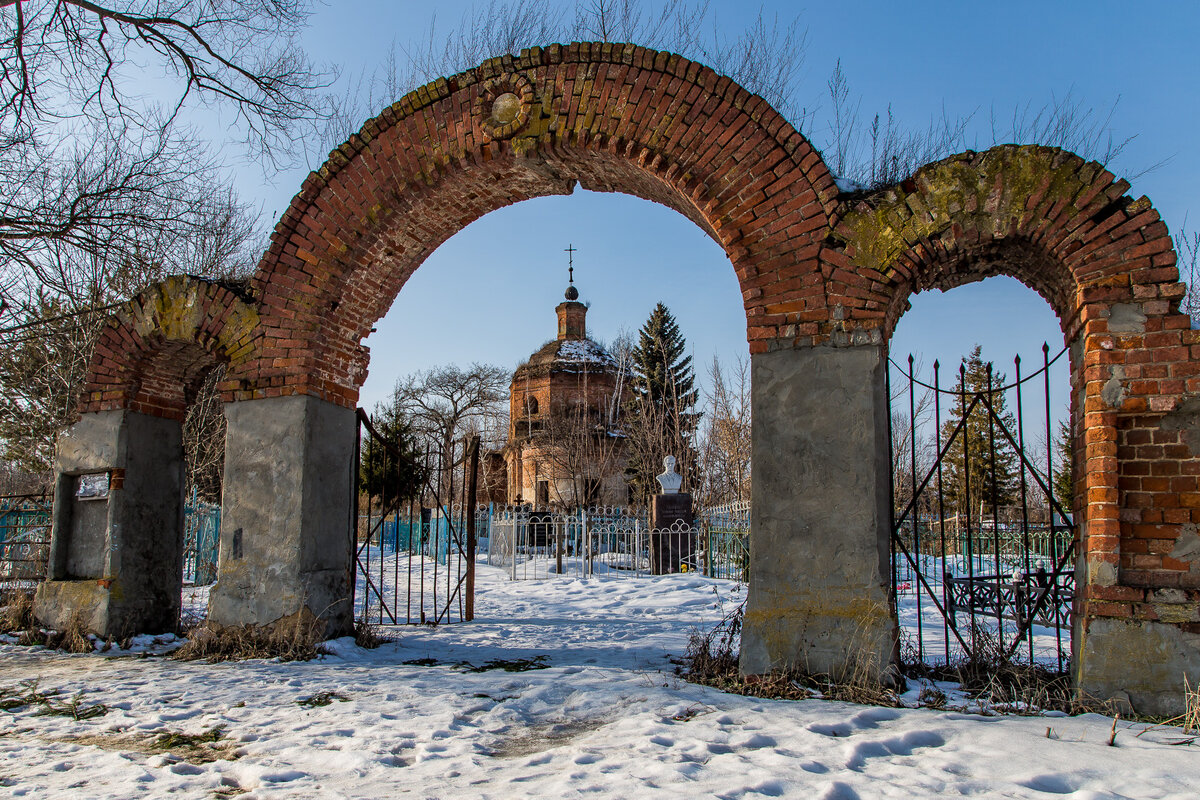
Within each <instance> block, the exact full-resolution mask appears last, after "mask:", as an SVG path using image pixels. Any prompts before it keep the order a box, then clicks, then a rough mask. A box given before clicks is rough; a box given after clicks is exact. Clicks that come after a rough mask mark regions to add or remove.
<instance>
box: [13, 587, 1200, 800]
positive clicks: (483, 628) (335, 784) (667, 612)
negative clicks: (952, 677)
mask: <svg viewBox="0 0 1200 800" xmlns="http://www.w3.org/2000/svg"><path fill="white" fill-rule="evenodd" d="M742 594H743V590H741V589H739V588H738V587H736V586H735V585H734V584H731V583H729V582H725V581H716V580H711V579H706V578H703V577H700V576H697V575H695V574H685V575H672V576H663V577H656V578H645V579H638V580H619V579H598V578H592V579H589V580H581V579H577V578H566V577H564V578H561V579H557V580H547V581H538V582H529V581H517V582H512V581H508V580H505V579H504V577H503V575H502V574H501V571H500V570H498V569H494V568H489V567H487V566H484V565H481V566H480V570H479V587H478V601H477V608H478V617H477V620H476V621H475V622H473V623H468V624H454V625H444V626H440V627H407V628H395V629H390V630H388V631H387V632H388V633H389V634H391V635H394V636H396V637H398V639H399V641H397V642H395V643H393V644H387V645H384V646H383V647H380V648H379V649H377V650H371V651H367V650H360V649H359V648H357V647H355V646H354V645H353V643H352V642H350V641H349V640H338V641H336V642H333V643H331V648H332V650H333V652H334V655H328V656H324V657H322V658H320V659H318V660H316V661H312V662H308V663H291V664H281V663H272V662H264V661H252V662H242V663H236V664H215V665H213V664H205V663H179V662H174V661H170V660H167V659H164V658H161V657H156V656H149V657H147V656H145V655H144V654H142V655H138V654H132V655H117V656H115V657H114V656H112V655H111V654H96V655H87V656H72V655H64V654H61V653H56V652H47V651H44V650H40V649H28V648H21V647H16V646H12V645H0V688H8V689H15V688H16V687H18V685H19V684H20V682H21V681H24V680H27V679H37V681H38V688H39V690H41V691H46V690H50V689H54V690H57V691H58V692H59V694H60V696H63V697H70V696H73V695H75V694H76V693H78V692H82V695H81V698H80V701H79V705H78V706H77V710H84V709H86V708H87V707H88V706H91V705H94V704H104V705H106V706H108V708H109V712H108V713H107V714H104V715H101V716H95V717H93V718H90V719H83V720H78V721H77V720H75V719H73V718H72V717H71V716H69V715H68V716H50V715H45V714H44V713H43V711H44V710H45V707H44V706H39V705H37V704H34V705H31V706H26V707H24V708H18V709H14V710H9V711H0V796H4V793H8V794H9V795H10V796H28V797H37V796H61V797H68V796H69V797H88V798H90V797H122V798H124V797H164V796H168V795H172V796H180V797H206V798H211V797H228V796H242V797H247V798H252V797H321V798H343V797H363V798H377V797H420V798H518V797H520V798H524V797H554V798H573V797H612V798H637V800H644V799H648V798H652V797H670V798H692V797H716V798H737V797H747V798H750V797H797V798H810V797H811V798H831V799H832V798H837V799H839V800H848V799H849V798H886V797H902V798H912V797H935V796H936V797H941V796H960V795H964V796H965V795H971V796H979V797H1031V798H1032V797H1041V798H1044V797H1050V796H1054V795H1059V796H1069V797H1072V798H1188V799H1189V800H1190V799H1191V798H1194V797H1196V792H1197V786H1200V746H1197V745H1178V746H1172V745H1171V744H1169V743H1170V742H1173V741H1178V740H1180V739H1181V738H1182V733H1181V732H1180V731H1179V729H1176V728H1160V729H1154V730H1150V731H1148V732H1146V733H1145V734H1144V735H1142V736H1141V737H1138V736H1137V735H1136V734H1137V733H1139V732H1140V731H1141V730H1142V729H1143V728H1145V726H1142V725H1130V724H1127V723H1126V722H1124V721H1122V722H1119V723H1118V725H1117V738H1116V746H1115V747H1109V746H1108V745H1107V740H1108V738H1109V732H1110V729H1111V727H1112V724H1113V721H1112V719H1110V718H1107V717H1101V716H1097V715H1085V716H1081V717H1075V718H1067V717H1062V716H1052V717H1003V716H982V715H979V714H972V713H965V712H963V711H953V710H946V711H933V710H929V709H890V708H877V707H868V706H855V705H850V704H846V703H836V702H829V701H823V700H806V701H802V702H789V701H773V700H760V699H754V698H746V697H740V696H736V695H729V694H723V693H721V692H718V691H716V690H713V689H709V688H707V687H703V686H696V685H692V684H688V683H685V682H682V681H680V680H679V679H678V678H677V677H676V676H675V675H674V671H673V666H672V664H671V662H670V658H671V657H674V656H678V655H679V654H681V653H682V652H683V650H684V647H685V645H686V641H687V636H688V633H689V632H690V631H691V630H692V629H693V628H696V627H706V626H710V625H712V624H713V623H714V622H716V621H717V620H718V619H719V618H720V617H721V615H722V613H723V610H724V609H728V608H730V607H732V605H733V604H735V603H736V602H738V600H740V598H741V596H742ZM147 645H149V643H148V642H142V646H143V649H144V648H145V647H146V646H147ZM150 649H153V646H152V645H150ZM497 659H503V660H507V661H510V662H511V661H515V660H520V659H531V660H538V659H540V660H541V663H544V664H546V665H548V666H547V668H546V669H540V670H532V671H526V672H506V671H504V670H502V669H491V670H487V671H478V672H474V671H468V668H467V667H466V666H464V665H463V663H464V662H465V663H467V664H470V665H473V666H474V667H477V668H478V667H483V666H485V665H486V664H487V662H489V661H492V660H497ZM405 662H420V663H405ZM918 689H919V687H915V686H914V687H913V690H912V691H911V692H910V694H909V697H910V698H911V697H915V694H916V691H917V690H918ZM21 691H24V690H21ZM320 693H334V694H333V695H331V696H327V697H326V698H324V699H325V700H328V701H329V704H328V705H301V704H300V703H299V702H298V701H301V700H304V699H306V698H313V697H314V696H316V695H319V694H320ZM59 708H60V709H61V708H62V706H61V705H60V706H59ZM214 728H220V729H221V731H222V732H223V735H222V738H221V739H219V740H218V741H217V742H216V743H211V744H204V745H198V746H196V747H192V748H189V747H186V746H183V745H176V744H173V743H172V742H170V741H168V740H165V739H163V738H161V736H160V735H161V734H162V733H164V732H177V733H186V734H203V733H206V732H209V731H212V730H213V729H214ZM1198 744H1200V743H1198ZM204 754H207V755H204ZM210 759H212V760H210Z"/></svg>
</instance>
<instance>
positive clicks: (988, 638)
mask: <svg viewBox="0 0 1200 800" xmlns="http://www.w3.org/2000/svg"><path fill="white" fill-rule="evenodd" d="M968 641H969V642H970V643H971V651H970V652H969V653H968V654H967V655H966V656H965V657H964V658H962V659H960V660H959V661H956V662H953V663H951V664H949V665H948V666H936V667H930V666H927V665H925V664H922V663H920V662H918V661H916V660H915V658H912V659H911V660H910V658H906V662H907V663H906V664H905V672H906V673H908V674H910V675H914V676H919V677H921V678H927V679H932V680H938V681H945V682H948V683H957V684H959V685H960V686H961V687H962V690H963V691H964V692H966V693H967V694H968V695H970V696H971V697H972V698H974V699H976V700H978V701H980V702H981V703H982V704H983V705H985V706H986V707H988V708H992V709H994V710H997V711H1003V712H1005V713H1009V714H1031V715H1032V714H1040V713H1042V712H1043V711H1062V712H1064V713H1066V714H1071V715H1076V714H1083V713H1087V712H1096V713H1099V714H1105V715H1107V716H1112V715H1113V714H1115V713H1117V711H1119V710H1120V709H1119V708H1117V706H1116V704H1115V703H1114V702H1111V701H1101V700H1098V699H1096V698H1094V697H1091V696H1089V695H1086V694H1082V693H1080V692H1079V691H1077V690H1076V689H1074V688H1073V687H1072V686H1071V677H1070V675H1069V674H1068V673H1067V672H1059V671H1057V670H1053V669H1050V668H1048V667H1045V666H1042V665H1040V664H1023V663H1020V662H1015V661H1013V660H1011V659H1009V658H1008V657H1007V656H1006V655H1005V652H1004V645H1003V643H1002V642H1001V641H1000V640H999V638H998V637H997V635H996V634H995V633H994V632H993V631H991V630H990V629H988V628H986V627H983V626H976V627H975V629H974V630H973V631H972V635H971V636H970V638H969V639H968ZM908 655H909V656H910V657H912V656H915V653H912V652H910V653H909V654H908ZM926 692H930V694H929V698H930V699H931V700H933V701H934V702H929V703H924V704H926V705H929V706H931V707H934V708H937V707H942V706H944V705H945V694H944V693H942V692H940V690H936V689H934V688H933V687H930V688H927V689H925V690H922V698H923V699H924V698H925V695H926ZM934 692H936V693H937V694H939V695H941V703H940V704H938V703H937V702H936V701H937V700H938V699H939V698H938V697H937V696H936V695H934V694H933V693H934Z"/></svg>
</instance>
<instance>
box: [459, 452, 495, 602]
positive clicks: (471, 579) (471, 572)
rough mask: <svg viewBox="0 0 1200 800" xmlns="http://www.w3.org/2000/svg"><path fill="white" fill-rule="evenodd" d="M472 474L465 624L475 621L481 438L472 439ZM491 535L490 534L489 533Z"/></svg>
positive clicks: (469, 503) (468, 478)
mask: <svg viewBox="0 0 1200 800" xmlns="http://www.w3.org/2000/svg"><path fill="white" fill-rule="evenodd" d="M469 463H470V465H471V467H470V469H471V474H470V475H469V476H468V477H467V509H466V513H467V585H466V595H467V598H466V600H467V610H466V615H465V618H464V620H463V621H464V622H470V621H471V620H473V619H475V492H476V490H477V489H478V488H479V437H478V436H475V437H472V439H471V459H470V462H469ZM489 534H490V532H489Z"/></svg>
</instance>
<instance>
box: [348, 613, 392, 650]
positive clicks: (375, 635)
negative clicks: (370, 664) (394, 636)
mask: <svg viewBox="0 0 1200 800" xmlns="http://www.w3.org/2000/svg"><path fill="white" fill-rule="evenodd" d="M390 641H392V640H391V639H389V638H388V637H386V636H382V635H381V634H380V633H379V626H378V625H375V624H374V623H371V622H367V621H366V620H365V619H356V620H355V621H354V643H355V644H356V645H358V646H359V647H361V648H363V649H364V650H374V649H375V648H377V647H379V645H381V644H387V643H388V642H390Z"/></svg>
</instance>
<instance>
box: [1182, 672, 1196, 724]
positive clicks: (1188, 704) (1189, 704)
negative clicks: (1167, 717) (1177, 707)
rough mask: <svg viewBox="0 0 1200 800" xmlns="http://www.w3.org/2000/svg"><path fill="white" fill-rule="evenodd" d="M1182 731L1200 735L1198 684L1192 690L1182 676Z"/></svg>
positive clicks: (1185, 678) (1185, 677) (1185, 676)
mask: <svg viewBox="0 0 1200 800" xmlns="http://www.w3.org/2000/svg"><path fill="white" fill-rule="evenodd" d="M1183 709H1184V711H1183V729H1184V731H1185V732H1188V733H1200V684H1197V685H1196V688H1195V689H1193V688H1192V685H1191V684H1190V683H1188V679H1187V675H1184V676H1183Z"/></svg>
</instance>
